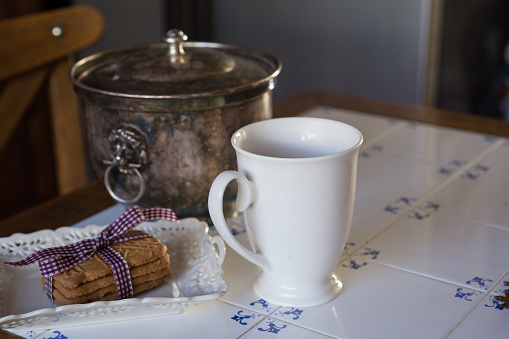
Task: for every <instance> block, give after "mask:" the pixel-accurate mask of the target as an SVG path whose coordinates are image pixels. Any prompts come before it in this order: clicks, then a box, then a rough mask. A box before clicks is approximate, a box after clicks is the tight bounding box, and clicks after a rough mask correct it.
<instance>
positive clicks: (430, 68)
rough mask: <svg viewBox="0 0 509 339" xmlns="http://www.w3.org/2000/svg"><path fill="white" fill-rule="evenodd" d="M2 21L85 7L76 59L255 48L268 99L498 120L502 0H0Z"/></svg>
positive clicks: (505, 37) (506, 14) (506, 37)
mask: <svg viewBox="0 0 509 339" xmlns="http://www.w3.org/2000/svg"><path fill="white" fill-rule="evenodd" d="M0 3H1V4H2V5H0V6H1V7H0V15H1V16H2V17H4V18H5V17H8V16H14V15H20V14H23V12H30V11H39V10H46V9H51V8H55V7H60V6H67V5H72V4H89V5H92V6H94V7H96V8H97V9H98V10H99V11H100V12H101V13H102V14H103V15H104V17H105V20H106V31H105V33H104V36H103V38H102V40H101V41H100V42H99V43H97V44H96V45H95V46H93V48H90V49H89V50H86V51H84V52H83V53H81V55H80V57H81V56H84V55H88V54H91V53H95V52H98V51H102V50H105V49H110V48H115V47H123V46H129V45H134V44H143V43H149V42H159V41H160V40H161V38H162V36H163V35H164V33H165V32H166V31H167V30H168V29H170V28H179V29H182V30H184V32H185V33H186V34H187V35H188V37H189V40H193V41H213V42H220V43H228V44H241V45H246V46H250V47H257V48H260V49H263V50H265V51H267V52H270V53H272V54H274V55H276V56H277V57H279V58H280V59H281V61H282V63H283V72H282V73H281V75H280V77H279V78H278V79H279V82H278V86H277V88H276V91H275V92H274V98H275V100H277V99H279V98H283V97H287V96H289V95H291V94H293V93H295V92H298V91H301V90H306V89H315V90H326V91H335V92H341V93H345V94H352V95H358V96H366V97H372V98H377V99H383V100H390V101H398V102H404V103H411V104H426V105H433V106H437V107H441V108H446V109H454V110H459V111H464V112H471V113H476V114H483V115H490V116H496V117H504V116H505V114H506V112H504V111H503V110H502V109H501V108H500V107H499V106H500V105H499V104H500V102H501V101H503V98H502V97H503V94H504V90H505V86H504V80H505V79H506V78H507V74H508V73H509V72H508V68H509V66H508V65H507V63H506V61H505V60H504V49H505V47H506V45H507V44H508V42H509V19H508V18H509V1H507V0H383V1H380V0H356V1H349V0H313V1H308V0H270V1H269V0H243V1H236V0H150V1H146V0H123V1H121V2H118V1H107V0H106V1H105V0H17V1H12V0H0Z"/></svg>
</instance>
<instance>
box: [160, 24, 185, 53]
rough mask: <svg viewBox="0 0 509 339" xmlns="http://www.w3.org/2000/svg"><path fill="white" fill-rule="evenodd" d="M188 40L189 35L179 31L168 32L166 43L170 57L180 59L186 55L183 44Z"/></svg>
mask: <svg viewBox="0 0 509 339" xmlns="http://www.w3.org/2000/svg"><path fill="white" fill-rule="evenodd" d="M186 40H187V35H185V34H184V32H182V31H181V30H179V29H176V28H174V29H171V30H169V31H168V32H166V36H165V38H164V41H166V42H167V43H168V55H169V56H170V57H177V58H178V57H179V56H181V55H184V54H185V52H184V47H183V42H184V41H186Z"/></svg>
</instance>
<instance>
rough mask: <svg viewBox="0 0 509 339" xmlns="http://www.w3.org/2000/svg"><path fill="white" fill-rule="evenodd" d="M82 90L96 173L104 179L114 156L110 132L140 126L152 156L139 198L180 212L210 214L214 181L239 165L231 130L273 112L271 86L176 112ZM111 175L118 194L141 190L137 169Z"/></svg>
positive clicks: (144, 204) (144, 169) (128, 195)
mask: <svg viewBox="0 0 509 339" xmlns="http://www.w3.org/2000/svg"><path fill="white" fill-rule="evenodd" d="M82 95H83V98H82V103H83V111H84V112H85V119H84V127H85V136H86V139H87V140H86V145H87V147H88V155H89V159H90V163H91V167H92V169H93V171H94V173H95V174H96V176H97V178H98V179H99V180H100V181H101V182H103V183H104V173H105V171H106V169H107V167H108V165H107V164H105V163H104V160H105V159H111V158H112V157H113V153H112V150H111V146H110V141H109V139H108V135H109V134H110V132H111V131H112V130H114V129H117V128H119V127H121V126H125V125H132V126H136V127H137V128H138V130H140V131H141V132H142V133H143V134H144V135H145V136H146V139H147V149H146V153H147V158H148V161H147V164H146V165H145V166H143V167H142V168H141V169H140V173H141V174H142V175H143V177H144V179H145V182H146V186H147V187H146V190H145V194H144V195H143V196H142V197H141V199H139V201H137V202H136V203H137V204H139V205H140V206H142V207H152V206H162V207H171V208H172V209H174V210H175V212H176V213H177V215H178V216H179V217H184V216H196V217H200V216H206V215H207V197H208V191H209V189H210V186H211V184H212V181H213V180H214V178H215V177H216V176H217V175H218V174H219V173H220V172H222V171H224V170H226V169H235V168H236V159H235V153H234V151H233V148H232V147H231V144H230V138H231V136H232V134H233V133H234V132H235V131H236V130H237V129H238V128H240V127H241V126H244V125H247V124H249V123H252V122H255V121H259V120H263V119H268V118H270V117H271V115H272V111H271V93H270V91H266V92H265V93H263V94H261V95H259V96H258V97H255V98H253V99H251V100H248V101H243V102H240V103H237V104H231V105H228V106H224V107H220V108H214V109H209V110H196V111H181V112H172V113H162V112H136V111H131V110H121V109H118V108H108V107H106V106H105V105H104V104H103V103H102V102H91V101H89V100H87V95H86V94H82ZM111 175H112V179H111V182H112V189H113V191H114V192H115V193H116V194H117V195H118V196H120V197H122V198H126V199H129V198H132V197H133V196H134V195H136V193H137V192H138V191H139V189H140V188H139V179H138V178H137V176H136V175H134V174H129V173H122V172H121V171H112V173H111ZM232 191H233V190H232ZM232 199H233V195H232V194H230V195H229V197H226V200H227V201H231V200H232Z"/></svg>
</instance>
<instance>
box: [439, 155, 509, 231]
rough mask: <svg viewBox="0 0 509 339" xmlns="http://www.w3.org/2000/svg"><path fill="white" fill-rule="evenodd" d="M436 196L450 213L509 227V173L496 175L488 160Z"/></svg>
mask: <svg viewBox="0 0 509 339" xmlns="http://www.w3.org/2000/svg"><path fill="white" fill-rule="evenodd" d="M432 199H433V201H434V202H436V203H437V204H440V206H441V210H442V211H444V212H446V213H449V214H452V215H455V216H459V217H462V218H466V219H469V220H473V221H476V222H480V223H484V224H490V225H494V226H498V227H502V228H505V229H508V230H509V177H503V176H499V175H495V174H493V175H492V174H491V173H490V169H489V168H488V167H487V166H485V165H484V164H479V165H476V166H474V167H473V168H471V169H469V171H468V172H467V173H465V174H463V175H462V176H461V177H460V178H458V179H456V180H454V181H452V182H451V183H450V184H449V185H447V186H446V187H444V189H442V190H441V191H440V192H438V193H437V194H436V196H434V197H433V198H432Z"/></svg>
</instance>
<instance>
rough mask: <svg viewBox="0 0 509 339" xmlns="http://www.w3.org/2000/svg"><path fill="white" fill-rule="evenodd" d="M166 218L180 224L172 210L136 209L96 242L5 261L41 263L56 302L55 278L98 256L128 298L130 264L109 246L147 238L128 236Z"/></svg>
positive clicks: (121, 295)
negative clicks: (144, 226)
mask: <svg viewBox="0 0 509 339" xmlns="http://www.w3.org/2000/svg"><path fill="white" fill-rule="evenodd" d="M158 219H166V220H170V221H178V218H177V216H176V215H175V213H174V212H173V211H172V210H171V209H167V208H157V207H154V208H147V209H144V210H140V209H139V208H138V206H133V207H131V208H130V209H128V210H127V211H125V212H124V213H122V215H121V216H120V217H118V218H117V220H115V221H114V222H112V223H111V224H110V225H108V226H107V227H106V228H105V229H104V230H102V232H101V233H100V234H99V235H98V236H97V238H94V239H85V240H82V241H79V242H76V243H74V244H70V245H66V246H60V247H52V248H45V249H42V250H40V251H37V252H34V253H32V254H31V255H29V256H28V257H26V258H25V259H23V260H20V261H17V262H5V263H4V264H6V265H10V266H25V265H30V264H33V263H35V262H39V269H40V271H41V274H42V276H43V277H44V278H45V280H46V284H45V288H46V295H47V296H48V298H49V299H50V300H51V301H53V278H52V277H53V275H55V274H58V273H61V272H64V271H67V270H68V269H70V268H72V267H74V266H76V265H78V264H79V263H81V262H83V261H85V260H87V259H88V258H90V257H91V256H92V255H93V254H94V253H97V255H99V256H100V257H101V258H103V259H104V261H106V263H107V264H108V265H109V266H110V267H111V270H112V271H113V277H114V279H115V284H116V287H117V295H118V299H123V298H128V297H131V296H132V295H133V286H132V282H131V275H130V273H129V267H128V265H127V262H126V261H125V259H124V258H122V256H121V255H120V254H118V252H117V251H115V250H114V249H112V248H111V247H110V245H111V244H113V243H117V242H124V241H127V240H132V239H136V238H142V237H147V236H149V234H146V233H138V234H125V233H127V232H129V231H130V230H132V229H133V228H134V227H136V226H137V225H139V224H140V223H142V222H144V221H149V220H158Z"/></svg>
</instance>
